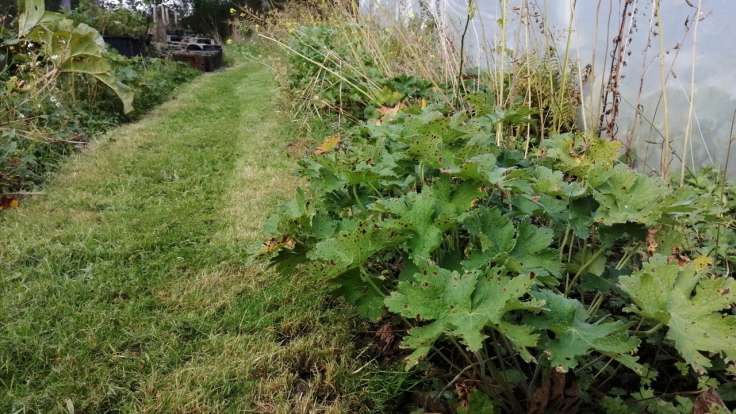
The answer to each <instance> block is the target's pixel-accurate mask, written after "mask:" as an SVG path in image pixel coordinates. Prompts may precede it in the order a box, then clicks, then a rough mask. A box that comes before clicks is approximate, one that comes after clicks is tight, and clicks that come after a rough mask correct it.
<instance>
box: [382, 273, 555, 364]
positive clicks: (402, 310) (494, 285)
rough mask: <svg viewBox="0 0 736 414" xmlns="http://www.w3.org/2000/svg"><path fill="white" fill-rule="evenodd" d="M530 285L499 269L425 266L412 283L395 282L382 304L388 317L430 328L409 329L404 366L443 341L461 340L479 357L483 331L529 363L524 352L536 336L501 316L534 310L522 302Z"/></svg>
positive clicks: (529, 281) (530, 303) (535, 304)
mask: <svg viewBox="0 0 736 414" xmlns="http://www.w3.org/2000/svg"><path fill="white" fill-rule="evenodd" d="M533 284H534V281H533V280H532V279H531V278H529V277H528V276H517V277H515V278H510V277H508V276H505V275H503V274H501V271H500V270H498V269H493V270H491V271H488V272H480V271H472V272H464V273H459V272H456V271H450V270H447V269H442V268H440V267H438V266H435V265H431V264H426V265H425V266H424V268H423V269H422V271H421V272H419V273H416V274H415V276H414V280H413V281H402V282H399V286H398V289H397V290H396V291H394V292H392V294H391V296H389V297H388V298H386V301H385V303H386V306H387V307H388V309H389V310H391V311H392V312H395V313H398V314H401V315H403V316H405V317H407V318H416V319H418V320H420V321H424V322H429V323H428V324H426V325H423V326H419V327H415V328H413V329H411V330H410V332H409V335H408V336H407V337H406V338H405V339H404V342H403V346H404V347H406V348H410V349H413V350H414V352H412V354H411V355H410V356H409V358H408V362H409V365H413V364H415V363H416V362H418V361H419V359H421V358H422V357H424V356H425V355H426V354H427V353H428V352H429V351H430V349H431V347H432V345H433V344H434V343H435V341H437V340H438V339H439V338H440V337H441V336H442V335H449V336H451V337H457V338H460V340H461V341H462V342H463V343H464V344H465V345H466V346H467V347H468V349H470V350H471V351H474V352H475V351H478V350H479V349H480V348H481V347H482V345H483V341H484V340H485V339H486V338H487V335H486V332H485V330H486V328H493V329H496V330H497V331H499V332H500V333H502V334H504V335H506V336H507V337H508V338H509V340H510V341H511V342H512V343H513V344H514V345H515V346H516V347H517V349H518V350H519V351H520V352H521V354H522V355H523V356H524V357H525V358H526V359H530V358H531V356H530V355H529V353H528V351H526V348H527V347H530V346H534V345H535V344H536V341H537V335H536V334H534V332H533V331H532V329H531V328H530V327H526V326H522V325H514V324H512V323H511V322H509V321H506V320H505V319H504V316H505V315H506V314H507V313H508V312H511V311H514V310H536V309H538V308H539V306H540V305H541V304H540V303H539V302H538V301H535V300H533V299H532V300H526V301H525V300H523V298H524V297H527V296H528V294H529V293H530V291H531V288H532V285H533Z"/></svg>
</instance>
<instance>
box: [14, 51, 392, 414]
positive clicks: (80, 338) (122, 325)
mask: <svg viewBox="0 0 736 414" xmlns="http://www.w3.org/2000/svg"><path fill="white" fill-rule="evenodd" d="M275 95H276V91H275V87H274V84H273V81H272V77H271V73H270V72H269V71H268V70H267V69H266V68H265V67H264V66H261V65H259V64H256V63H246V64H240V65H238V66H236V67H234V68H231V69H229V70H226V71H224V72H221V73H217V74H213V75H206V76H203V77H200V78H199V79H197V80H195V81H194V82H193V83H192V84H191V85H188V86H187V87H186V88H185V89H184V90H183V92H182V93H181V94H180V95H179V96H178V98H177V99H175V100H173V101H171V102H169V103H167V104H165V105H163V106H162V107H160V108H159V109H158V110H156V111H155V112H154V113H153V114H152V115H150V116H148V117H146V118H144V119H143V120H142V121H141V122H139V123H137V124H133V125H129V126H126V127H123V128H120V129H118V130H115V131H113V132H112V133H111V134H110V135H109V138H108V139H107V140H106V141H105V142H103V143H100V144H99V145H97V146H96V147H94V148H91V149H90V150H89V151H86V152H85V153H83V154H81V155H79V156H77V157H75V158H74V159H73V160H71V161H70V162H69V163H68V164H67V165H66V166H65V167H64V168H63V169H62V171H61V172H60V174H59V175H58V176H57V177H56V178H55V179H54V180H53V181H52V182H51V183H50V184H49V186H48V188H47V190H46V194H45V195H44V196H42V197H38V198H37V199H35V200H31V201H29V202H27V203H26V204H25V205H24V206H22V208H20V209H18V210H17V211H13V212H9V213H4V214H3V216H2V217H1V218H0V232H2V234H1V237H0V262H1V263H2V266H1V268H2V274H1V275H0V280H1V281H2V289H0V290H1V291H2V294H1V295H0V412H181V413H185V412H186V413H195V412H283V413H286V412H289V413H291V412H303V413H306V412H364V411H376V412H384V411H386V410H387V409H388V408H386V406H385V405H384V404H385V403H386V402H387V401H388V400H390V398H391V397H392V396H393V395H396V394H397V391H398V389H399V388H401V387H402V386H403V382H404V381H405V378H406V377H405V376H404V374H400V373H390V372H381V371H379V369H378V366H377V364H376V363H375V362H371V361H367V360H364V359H361V358H360V357H358V355H359V354H360V351H361V349H360V347H359V346H358V345H356V344H355V343H354V341H353V338H352V336H351V334H350V332H351V331H357V330H355V329H354V327H351V324H353V323H354V322H353V319H352V317H351V316H350V315H351V314H350V312H349V311H348V310H347V309H345V308H343V307H341V306H340V305H339V304H327V303H325V297H326V295H325V292H324V291H323V290H322V289H323V288H322V287H320V286H321V284H317V283H312V282H311V281H310V280H309V279H307V278H296V279H285V278H283V277H281V276H278V275H276V274H275V273H274V272H272V271H270V270H267V269H265V268H264V267H263V265H262V264H260V263H254V262H252V261H251V260H250V259H249V258H248V254H247V251H248V248H249V247H250V246H251V245H252V244H253V243H255V242H257V241H258V240H259V239H261V238H262V234H261V232H260V227H261V224H262V221H263V219H264V217H265V215H267V213H268V212H269V210H271V209H272V207H273V205H274V204H275V203H276V202H278V200H280V199H282V198H283V197H286V196H288V194H289V193H290V191H291V190H293V188H294V186H295V178H293V177H292V176H291V174H290V171H291V169H292V168H293V164H292V160H290V159H289V158H288V157H287V156H286V145H287V144H288V142H289V140H290V139H291V134H290V130H289V127H288V122H287V121H286V120H285V119H284V118H283V117H282V116H281V115H280V114H279V113H278V112H277V111H276V108H277V105H276V102H275V98H274V97H275ZM366 363H367V364H366ZM364 365H365V366H364Z"/></svg>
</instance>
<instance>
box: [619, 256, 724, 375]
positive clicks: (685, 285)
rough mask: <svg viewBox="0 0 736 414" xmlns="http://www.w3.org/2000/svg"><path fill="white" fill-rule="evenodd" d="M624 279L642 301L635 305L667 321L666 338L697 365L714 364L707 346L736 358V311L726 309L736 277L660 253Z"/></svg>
mask: <svg viewBox="0 0 736 414" xmlns="http://www.w3.org/2000/svg"><path fill="white" fill-rule="evenodd" d="M619 284H620V286H621V288H622V289H623V290H624V291H625V292H626V293H627V294H628V295H629V296H631V298H632V299H633V301H634V303H635V304H636V306H632V307H631V308H630V310H631V311H633V312H636V313H638V314H640V315H641V316H643V317H645V318H647V319H650V320H652V321H655V322H657V323H659V324H662V325H665V326H667V328H668V330H667V335H666V338H667V339H669V340H671V341H673V342H674V345H675V348H676V349H677V350H678V351H679V353H680V355H681V356H682V357H683V359H685V361H687V362H688V363H689V364H690V365H692V366H693V368H695V369H696V370H699V371H701V370H702V369H703V368H708V367H710V366H711V362H710V359H709V358H708V357H707V356H705V355H703V352H710V353H713V354H725V355H726V356H727V357H728V358H730V359H732V360H733V359H736V316H734V315H731V314H727V313H722V312H721V311H723V310H726V309H730V308H731V307H732V306H733V305H734V304H736V282H734V279H732V278H729V277H709V276H707V275H706V274H705V273H704V272H702V271H698V269H697V268H696V265H695V264H692V263H690V264H687V265H685V266H679V265H677V264H674V263H672V264H670V263H667V258H666V257H665V256H659V255H658V256H654V257H653V258H652V259H650V260H649V262H648V263H646V264H645V265H644V267H643V268H642V270H640V271H638V272H636V273H634V274H633V275H631V276H626V277H622V278H621V279H620V282H619Z"/></svg>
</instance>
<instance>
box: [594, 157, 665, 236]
mask: <svg viewBox="0 0 736 414" xmlns="http://www.w3.org/2000/svg"><path fill="white" fill-rule="evenodd" d="M597 173H598V174H597V175H594V179H595V181H596V182H591V185H592V186H593V187H594V190H593V196H594V198H595V200H596V201H597V202H598V204H599V207H598V209H597V210H596V213H595V218H596V220H597V221H599V222H601V223H603V224H606V225H613V224H618V223H627V222H631V223H642V224H646V225H653V224H655V223H657V220H658V219H659V218H660V217H661V216H662V213H663V209H662V201H663V199H664V197H665V194H666V193H667V187H666V185H665V184H664V183H663V182H662V181H661V180H659V179H656V178H651V177H647V176H645V175H642V174H638V173H636V172H635V171H634V170H632V169H630V168H629V167H627V166H626V165H623V164H619V165H617V166H616V167H614V168H613V169H611V170H603V171H597Z"/></svg>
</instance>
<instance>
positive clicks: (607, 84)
mask: <svg viewBox="0 0 736 414" xmlns="http://www.w3.org/2000/svg"><path fill="white" fill-rule="evenodd" d="M365 4H372V6H370V7H366V6H365ZM417 4H418V6H419V7H418V8H416V10H415V12H414V13H413V14H404V15H399V16H398V17H397V13H396V9H394V8H393V6H389V7H388V8H386V7H383V8H382V7H380V5H378V4H375V3H373V2H372V1H368V2H364V7H363V8H362V9H359V8H358V7H357V5H356V3H355V2H351V1H342V0H329V1H328V0H313V1H311V2H306V3H300V5H297V6H290V7H288V8H286V9H284V10H280V11H274V12H272V14H270V15H268V16H266V17H265V18H262V19H260V20H259V30H258V36H261V37H263V38H265V39H268V40H269V41H272V42H275V43H277V44H279V45H280V46H281V47H284V48H286V49H287V50H288V45H286V43H285V39H286V38H287V35H288V34H290V33H293V30H294V29H295V28H296V27H297V26H298V25H301V24H305V23H306V24H322V25H325V26H329V27H331V28H333V29H334V33H335V36H336V37H338V38H339V43H343V44H346V45H350V47H349V49H350V50H351V51H352V52H353V53H351V54H343V55H338V54H336V53H334V51H331V50H328V49H324V50H319V51H315V52H319V53H321V54H322V55H323V58H324V59H323V60H326V61H331V62H332V63H333V64H334V66H329V65H326V66H325V67H324V68H323V69H324V71H325V72H330V71H331V70H332V71H333V72H339V73H333V74H335V75H337V76H341V75H342V74H343V73H349V74H350V76H349V79H345V81H350V82H357V83H360V85H355V86H358V89H359V90H361V93H362V94H363V95H364V96H365V98H366V99H368V100H371V99H374V98H375V97H376V96H378V95H380V91H381V86H380V85H377V84H375V83H374V82H372V78H373V77H372V76H371V71H373V70H376V69H377V70H379V71H380V74H381V76H382V77H386V78H391V77H394V76H398V75H400V74H410V75H414V76H417V77H418V78H421V79H426V80H428V81H430V82H432V84H433V85H434V86H435V87H437V88H439V87H440V86H441V87H442V88H443V89H444V90H449V91H451V93H450V95H451V96H449V97H448V103H450V104H452V105H461V106H462V103H459V102H460V100H458V99H457V97H458V96H460V95H463V94H467V93H468V92H471V91H470V90H469V89H468V85H469V84H470V83H473V88H475V89H474V90H473V91H474V92H478V91H480V90H483V91H486V92H487V93H488V94H489V96H488V99H489V100H490V101H491V102H494V103H495V107H496V109H497V110H498V111H504V110H505V109H508V107H509V105H511V104H516V102H511V100H512V99H516V98H517V97H519V96H522V98H523V99H522V100H523V102H521V104H523V105H525V106H526V107H527V108H529V109H530V110H532V111H535V112H537V113H538V115H539V116H538V119H540V121H539V122H537V121H536V119H533V117H529V124H528V125H527V126H526V128H524V129H523V130H519V131H513V132H512V133H511V134H509V133H508V131H505V129H504V128H502V127H501V128H497V129H496V131H497V132H496V135H495V136H494V137H493V139H494V140H495V141H496V143H497V144H505V145H517V144H518V142H517V140H520V141H521V142H522V144H521V145H522V147H523V148H524V151H525V152H526V153H528V152H529V151H530V150H531V149H533V148H534V145H533V144H534V143H533V142H531V141H532V140H531V137H532V134H531V132H532V131H535V130H538V131H537V132H539V134H538V135H539V137H540V138H539V140H540V141H542V140H544V139H545V137H547V136H549V135H550V134H555V133H560V132H563V131H566V130H571V129H577V130H581V131H585V133H586V134H592V135H600V136H605V137H607V138H609V139H615V140H620V141H622V142H623V144H624V148H625V152H626V154H627V159H628V160H629V162H630V164H631V165H632V166H636V165H639V166H640V167H642V168H647V166H648V165H650V164H651V163H653V162H656V163H658V164H659V167H658V169H657V170H658V171H657V172H658V174H659V175H660V176H662V177H664V178H668V177H669V176H670V174H671V170H672V169H673V168H675V169H679V170H680V174H679V178H680V182H682V181H684V178H685V174H686V173H687V167H688V166H690V167H694V166H695V164H696V160H695V153H702V152H707V151H708V148H707V145H706V142H705V139H704V138H703V139H701V140H700V141H699V142H697V143H696V142H695V140H693V139H692V135H693V128H695V127H699V123H698V120H697V114H696V112H695V111H694V102H695V99H696V98H697V94H696V92H697V87H696V86H697V85H696V84H695V81H694V80H695V78H694V76H695V73H696V67H697V65H698V62H697V59H696V52H697V50H696V49H695V44H696V39H697V32H698V30H699V29H698V25H699V22H700V21H701V20H702V16H703V13H702V4H700V3H697V4H693V8H692V13H691V15H690V17H689V22H690V23H689V24H688V25H685V26H683V29H682V32H681V33H680V36H674V37H673V36H672V35H671V34H670V33H668V34H667V36H665V33H664V30H663V27H664V26H665V23H666V21H665V16H664V14H663V12H662V8H663V7H664V6H666V4H665V3H662V2H661V0H598V2H597V4H596V5H595V9H596V18H595V30H594V38H593V43H594V47H593V49H592V51H591V54H590V56H589V57H586V56H581V52H580V45H579V41H578V40H577V39H576V36H578V33H577V28H576V20H578V17H577V13H576V11H577V7H578V4H577V1H572V2H570V9H569V10H568V13H567V15H568V16H569V18H568V19H567V24H566V25H565V26H563V27H554V26H553V24H552V23H551V22H552V20H553V19H552V18H551V16H550V5H549V2H548V1H539V0H537V1H535V0H519V1H511V0H499V1H498V3H497V10H496V14H497V16H498V20H497V21H495V22H490V24H489V20H490V19H488V18H485V19H484V18H483V16H482V15H481V13H480V10H479V3H478V2H477V1H473V0H466V3H465V13H464V14H463V15H462V16H458V18H457V19H453V18H452V16H450V15H449V14H448V12H447V10H445V9H444V8H443V7H442V3H439V2H434V1H429V0H420V1H418V3H417ZM392 5H393V3H392ZM486 17H487V16H486ZM642 21H643V22H645V23H644V24H642ZM493 24H495V27H494V26H493ZM487 33H495V34H494V36H492V37H489V36H487ZM637 33H639V34H638V36H642V37H643V38H644V39H645V42H644V45H643V46H642V47H641V48H640V49H635V48H634V46H633V45H634V42H633V40H634V37H635V36H637ZM598 39H606V42H605V45H606V46H604V47H603V49H602V50H600V48H599V47H597V46H596V45H595V43H597V42H598ZM673 41H676V42H675V43H673ZM687 42H692V43H693V49H692V59H691V62H690V67H691V71H690V72H691V73H690V85H689V92H688V93H687V103H688V111H687V126H686V127H685V129H684V131H673V130H672V125H671V119H670V118H671V117H672V111H671V110H672V106H671V102H670V101H671V99H672V97H671V96H670V93H669V92H670V90H672V89H673V87H674V85H675V83H674V82H675V79H673V75H672V74H673V69H674V67H675V65H676V64H678V58H679V57H680V52H681V50H682V49H683V45H684V44H685V43H687ZM650 50H651V52H654V53H650ZM358 51H360V52H358ZM292 52H293V50H292ZM366 54H367V55H368V56H370V58H371V59H370V64H369V65H366V62H365V59H364V56H365V55H366ZM633 54H641V55H642V64H641V68H640V69H639V70H638V72H637V70H636V69H634V68H632V65H630V64H629V61H630V59H631V56H632V55H633ZM334 68H339V69H340V70H335V69H334ZM650 73H652V74H657V76H647V75H648V74H650ZM625 77H628V78H629V79H631V78H632V77H634V78H636V84H637V85H638V89H637V90H638V94H636V95H635V96H627V95H624V94H622V90H621V88H622V86H621V84H622V80H623V79H624V78H625ZM656 78H659V79H656ZM469 79H473V81H472V82H469V81H468V80H469ZM321 86H324V85H321V84H320V81H319V80H318V79H315V83H314V85H313V88H311V89H310V91H312V92H314V91H318V90H319V89H320V87H321ZM645 87H646V88H649V89H651V88H652V87H656V89H657V90H658V95H659V96H658V97H657V99H656V101H657V103H656V105H655V106H654V107H653V108H645V107H644V103H643V100H642V92H643V90H644V89H645ZM307 95H309V94H305V95H304V96H302V97H300V99H299V100H298V102H297V104H298V105H299V106H301V110H304V109H307V108H309V107H312V109H314V106H315V102H314V100H312V99H311V98H312V96H307ZM645 109H648V110H646V111H645ZM622 113H627V114H628V113H631V114H632V120H630V122H628V126H627V125H625V124H622V123H621V116H622ZM535 122H537V124H533V123H535ZM501 124H502V121H499V126H501ZM625 126H626V128H624V127H625ZM680 136H683V138H682V140H681V145H678V149H675V148H674V144H675V141H677V142H678V144H679V143H680V139H679V137H680ZM675 137H678V139H675ZM688 154H689V155H688ZM686 158H689V160H688V159H686ZM711 158H712V157H711Z"/></svg>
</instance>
